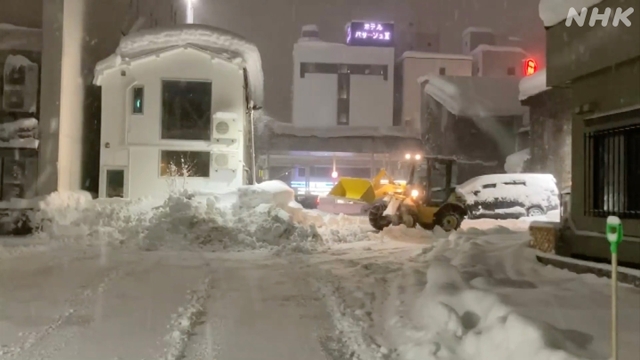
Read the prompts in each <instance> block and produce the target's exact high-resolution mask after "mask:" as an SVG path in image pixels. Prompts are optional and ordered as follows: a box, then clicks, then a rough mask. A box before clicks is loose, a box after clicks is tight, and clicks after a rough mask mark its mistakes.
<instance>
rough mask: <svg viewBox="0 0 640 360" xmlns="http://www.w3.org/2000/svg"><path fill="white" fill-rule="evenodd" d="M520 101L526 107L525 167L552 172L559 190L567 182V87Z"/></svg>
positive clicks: (568, 140) (569, 115) (569, 103)
mask: <svg viewBox="0 0 640 360" xmlns="http://www.w3.org/2000/svg"><path fill="white" fill-rule="evenodd" d="M523 104H524V105H526V106H528V107H529V109H530V110H529V111H530V119H531V120H530V134H531V138H530V149H531V158H530V160H529V163H528V165H529V167H528V168H527V169H525V171H530V172H535V173H547V174H553V176H554V177H555V178H556V181H557V184H558V187H559V188H560V189H561V190H562V189H565V188H567V187H570V186H571V116H572V111H573V107H572V106H571V91H570V90H569V89H562V88H553V89H550V90H547V91H545V92H542V93H540V94H537V95H534V96H532V97H530V98H528V99H526V100H525V101H523Z"/></svg>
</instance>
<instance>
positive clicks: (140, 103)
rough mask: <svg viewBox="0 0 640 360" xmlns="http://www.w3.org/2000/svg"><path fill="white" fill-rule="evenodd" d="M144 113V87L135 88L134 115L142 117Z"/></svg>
mask: <svg viewBox="0 0 640 360" xmlns="http://www.w3.org/2000/svg"><path fill="white" fill-rule="evenodd" d="M143 112H144V87H142V86H136V87H134V88H133V113H134V114H138V115H141V114H142V113H143Z"/></svg>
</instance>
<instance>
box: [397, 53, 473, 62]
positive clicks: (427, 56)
mask: <svg viewBox="0 0 640 360" xmlns="http://www.w3.org/2000/svg"><path fill="white" fill-rule="evenodd" d="M407 58H412V59H446V60H469V61H473V57H471V56H468V55H462V54H443V53H432V52H422V51H405V53H404V54H402V57H400V60H402V59H407Z"/></svg>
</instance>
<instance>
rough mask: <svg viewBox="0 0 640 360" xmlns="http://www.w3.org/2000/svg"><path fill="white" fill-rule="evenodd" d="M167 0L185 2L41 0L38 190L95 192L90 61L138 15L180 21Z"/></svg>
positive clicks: (96, 112) (153, 22)
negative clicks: (83, 190) (41, 47)
mask: <svg viewBox="0 0 640 360" xmlns="http://www.w3.org/2000/svg"><path fill="white" fill-rule="evenodd" d="M172 5H174V8H175V9H180V6H182V7H184V6H185V4H181V2H180V1H178V0H162V1H153V0H131V1H126V0H117V1H101V0H43V1H42V14H43V15H42V29H43V52H42V74H43V76H42V79H41V82H42V86H41V88H42V93H41V119H40V128H41V129H40V130H41V131H40V138H41V139H40V140H41V142H40V149H41V151H39V162H38V164H39V170H38V172H39V178H38V193H40V194H48V193H50V192H53V191H56V190H77V189H85V190H90V191H95V192H97V190H98V177H99V167H98V166H97V165H98V161H97V160H98V158H99V148H98V147H97V146H96V145H97V144H98V143H99V141H98V139H99V129H100V92H99V90H98V89H97V88H95V87H94V85H92V79H93V69H94V67H95V64H96V62H97V61H99V60H102V59H103V58H106V57H107V56H109V55H110V54H111V53H113V52H114V51H115V49H116V47H117V46H118V43H119V41H120V38H121V37H122V35H123V33H126V31H127V30H128V29H129V28H130V25H132V24H133V23H134V22H135V19H137V18H139V17H140V16H147V17H149V18H150V19H149V20H148V21H147V22H146V24H144V25H143V27H152V26H160V25H169V24H171V23H172V22H174V20H175V22H179V21H180V17H177V16H174V14H173V13H172V12H171V6H172ZM150 9H154V11H153V12H152V11H151V10H150ZM174 11H175V10H174ZM78 79H80V81H78Z"/></svg>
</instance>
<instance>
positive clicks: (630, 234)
mask: <svg viewBox="0 0 640 360" xmlns="http://www.w3.org/2000/svg"><path fill="white" fill-rule="evenodd" d="M623 3H624V4H623ZM621 5H624V6H622V7H623V8H625V9H627V8H629V7H631V8H634V9H636V11H635V12H633V13H632V14H631V16H629V22H630V26H623V25H619V26H615V25H613V24H612V23H611V22H609V23H608V24H607V25H606V26H601V25H600V24H598V25H596V26H578V25H576V24H575V23H573V24H572V25H569V26H567V24H566V22H565V19H566V16H567V14H568V5H566V4H565V5H564V6H562V4H559V3H557V2H554V1H547V0H545V1H541V2H540V17H541V18H542V20H543V22H544V24H545V27H546V34H547V76H546V85H547V86H549V87H552V88H554V89H555V88H567V87H568V88H569V89H570V91H571V103H570V104H571V108H572V109H573V111H572V115H571V117H572V124H571V128H572V139H571V147H572V157H571V163H572V166H571V178H572V181H571V200H570V204H571V206H570V211H569V212H568V214H567V217H566V219H565V223H564V228H563V232H562V235H561V239H560V241H559V242H558V243H557V244H556V249H555V250H556V253H558V254H559V255H563V256H571V257H575V258H582V259H589V260H599V261H603V262H605V261H608V258H609V257H610V255H609V254H610V251H609V243H608V242H607V241H606V240H605V234H604V232H605V226H606V220H607V217H608V216H611V215H613V216H618V217H619V218H620V219H621V220H622V226H623V229H624V235H625V238H624V240H623V241H622V243H621V244H620V246H619V248H618V260H619V262H620V264H621V265H623V266H628V267H635V268H640V187H638V186H637V185H636V184H638V183H639V182H640V145H639V144H640V11H638V9H640V0H628V1H624V2H623V1H620V0H603V1H590V2H589V4H588V6H589V7H592V6H593V7H596V8H597V9H598V11H599V13H600V14H603V13H604V11H605V9H606V8H614V9H615V8H618V7H620V6H621ZM574 6H577V5H574Z"/></svg>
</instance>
